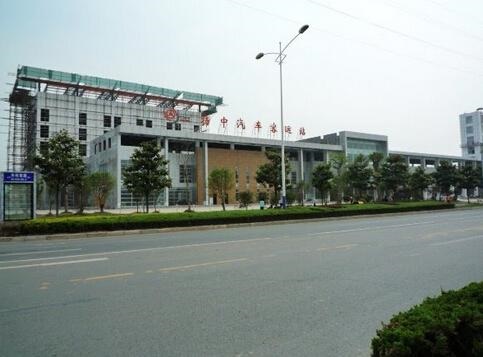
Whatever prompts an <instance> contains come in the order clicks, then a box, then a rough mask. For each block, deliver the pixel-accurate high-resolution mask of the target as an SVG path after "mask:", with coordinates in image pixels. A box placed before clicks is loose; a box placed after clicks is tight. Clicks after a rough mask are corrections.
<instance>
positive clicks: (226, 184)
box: [208, 168, 235, 211]
mask: <svg viewBox="0 0 483 357" xmlns="http://www.w3.org/2000/svg"><path fill="white" fill-rule="evenodd" d="M234 185H235V178H234V175H233V172H231V171H230V170H228V169H225V168H221V169H214V170H213V171H211V173H210V176H209V177H208V187H209V188H210V190H211V192H212V193H215V194H216V195H217V196H218V197H220V200H221V206H222V207H223V211H225V210H226V208H225V199H226V196H227V192H228V191H229V190H231V189H232V188H233V186H234Z"/></svg>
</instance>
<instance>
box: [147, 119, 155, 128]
mask: <svg viewBox="0 0 483 357" xmlns="http://www.w3.org/2000/svg"><path fill="white" fill-rule="evenodd" d="M152 127H153V121H152V120H146V128H152Z"/></svg>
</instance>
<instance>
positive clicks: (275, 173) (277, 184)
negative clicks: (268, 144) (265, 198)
mask: <svg viewBox="0 0 483 357" xmlns="http://www.w3.org/2000/svg"><path fill="white" fill-rule="evenodd" d="M265 156H266V157H267V159H268V162H267V163H266V164H263V165H261V166H259V167H258V169H257V173H256V180H257V182H258V183H261V184H264V185H268V187H271V188H273V191H274V193H275V198H276V200H278V197H279V192H280V189H281V187H282V159H281V157H280V153H279V152H277V151H274V150H266V151H265ZM289 172H290V164H289V161H288V158H287V156H285V176H286V177H288V175H289Z"/></svg>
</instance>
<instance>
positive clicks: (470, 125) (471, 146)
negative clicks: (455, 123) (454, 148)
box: [460, 108, 483, 161]
mask: <svg viewBox="0 0 483 357" xmlns="http://www.w3.org/2000/svg"><path fill="white" fill-rule="evenodd" d="M482 127H483V108H478V109H477V110H476V111H474V112H472V113H463V114H461V115H460V138H461V155H462V156H463V157H464V158H467V159H471V160H477V161H481V159H482V151H483V147H482V142H483V130H482Z"/></svg>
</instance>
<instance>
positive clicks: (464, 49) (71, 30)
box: [0, 0, 483, 169]
mask: <svg viewBox="0 0 483 357" xmlns="http://www.w3.org/2000/svg"><path fill="white" fill-rule="evenodd" d="M482 13H483V1H481V0H459V1H456V0H370V1H369V0H366V1H361V0H337V1H335V0H332V1H330V0H314V1H306V0H299V1H280V0H279V1H276V0H274V1H269V0H267V1H252V0H205V1H194V0H193V1H188V0H176V1H140V0H138V1H121V0H115V1H106V0H103V1H97V0H96V1H86V0H84V1H76V2H74V1H72V2H67V1H65V0H64V1H47V0H46V1H2V2H0V30H1V31H0V45H1V46H0V48H1V51H0V93H1V97H2V98H6V97H7V96H8V93H9V92H10V91H11V87H12V83H13V81H14V77H13V76H12V75H11V74H12V73H15V71H16V69H17V66H18V65H22V64H24V65H30V66H37V67H43V68H48V69H56V70H61V71H67V72H76V73H80V74H89V75H95V76H100V77H108V78H114V79H120V80H127V81H133V82H139V83H145V84H150V85H157V86H161V87H167V88H173V89H181V90H189V91H194V92H201V93H206V94H214V95H219V96H222V97H223V98H224V102H225V106H223V107H220V108H219V112H218V113H217V114H215V115H214V116H213V120H214V121H215V122H216V121H218V120H219V118H221V116H223V115H224V116H226V117H227V118H228V119H229V120H230V122H231V123H230V124H234V122H235V121H236V119H238V118H240V117H241V118H243V119H244V120H245V121H246V123H247V124H248V125H249V127H251V126H252V125H253V123H254V122H255V121H256V120H260V121H261V122H262V123H263V124H264V125H265V127H267V126H268V124H270V123H271V122H272V121H275V122H278V121H279V117H280V113H279V105H280V104H279V82H278V67H277V65H276V64H275V63H274V62H273V60H274V58H270V57H265V58H262V59H261V60H259V61H256V60H255V58H254V57H255V55H256V54H257V53H258V52H260V51H265V52H270V51H276V50H277V49H278V41H282V43H284V42H286V41H288V40H290V38H291V37H292V36H293V35H295V34H296V33H297V31H298V29H299V27H300V26H301V25H303V24H305V23H307V24H309V25H310V28H309V30H307V32H306V33H304V34H303V35H301V36H300V37H299V38H298V39H297V40H296V41H295V42H293V43H292V45H291V46H290V47H289V49H288V51H287V55H288V56H287V58H286V61H285V64H284V94H285V96H284V98H285V100H284V105H285V122H286V124H289V125H291V126H292V127H294V128H299V127H301V126H303V127H305V129H306V132H307V137H309V136H318V135H324V134H328V133H332V132H338V131H342V130H351V131H360V132H367V133H375V134H384V135H387V136H388V137H389V149H390V150H404V151H417V152H428V153H437V154H451V155H460V149H459V145H460V143H459V126H458V115H459V114H460V113H463V112H470V111H474V110H475V109H476V108H477V107H480V106H483V95H482V94H483V68H482V64H483V18H482V17H481V16H480V15H481V14H482ZM9 73H10V75H9ZM0 109H1V117H2V119H1V120H0V142H1V146H0V169H3V168H5V165H6V145H7V135H6V133H7V130H8V121H7V120H6V119H5V118H6V117H7V116H8V113H7V112H6V110H7V109H8V105H7V104H6V103H4V102H2V103H1V104H0ZM216 129H217V126H216V125H215V126H214V127H212V128H211V132H216ZM264 131H265V129H264Z"/></svg>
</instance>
